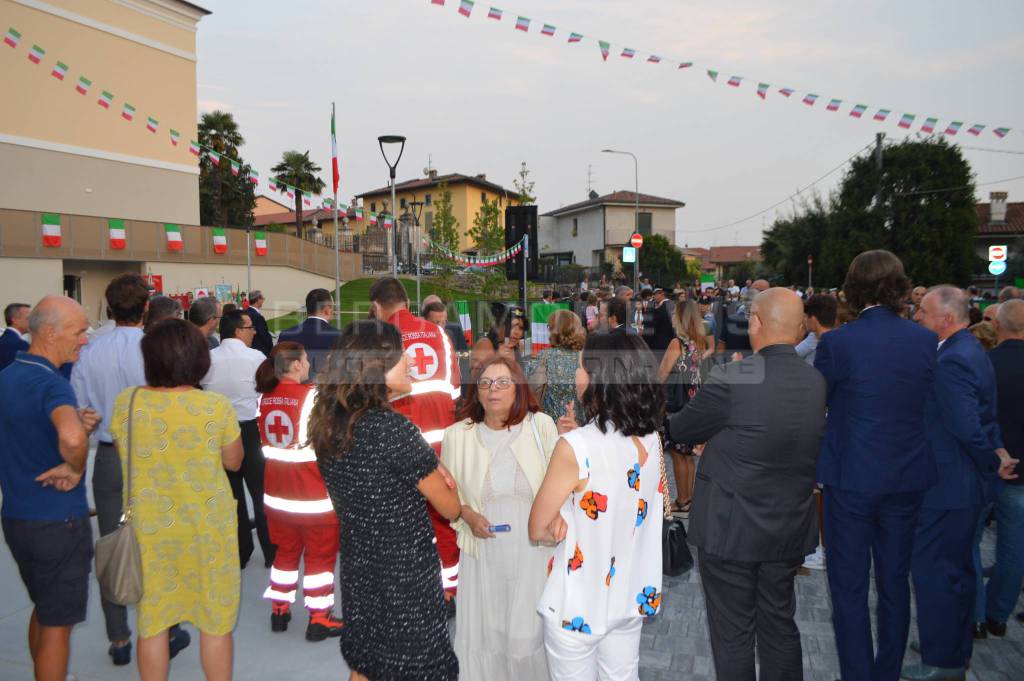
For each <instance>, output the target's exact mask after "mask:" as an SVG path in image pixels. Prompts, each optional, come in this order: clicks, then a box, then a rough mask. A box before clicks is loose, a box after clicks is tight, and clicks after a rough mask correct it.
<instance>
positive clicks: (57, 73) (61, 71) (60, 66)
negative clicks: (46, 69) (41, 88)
mask: <svg viewBox="0 0 1024 681" xmlns="http://www.w3.org/2000/svg"><path fill="white" fill-rule="evenodd" d="M50 75H51V76H53V77H54V78H56V79H57V80H64V76H66V75H68V65H67V64H65V63H64V62H62V61H59V62H57V63H56V64H54V65H53V70H52V71H50Z"/></svg>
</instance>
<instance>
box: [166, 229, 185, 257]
mask: <svg viewBox="0 0 1024 681" xmlns="http://www.w3.org/2000/svg"><path fill="white" fill-rule="evenodd" d="M164 235H165V236H166V237H167V250H168V251H180V250H181V248H182V246H183V245H184V244H182V241H181V227H179V226H178V225H172V224H170V223H166V224H164Z"/></svg>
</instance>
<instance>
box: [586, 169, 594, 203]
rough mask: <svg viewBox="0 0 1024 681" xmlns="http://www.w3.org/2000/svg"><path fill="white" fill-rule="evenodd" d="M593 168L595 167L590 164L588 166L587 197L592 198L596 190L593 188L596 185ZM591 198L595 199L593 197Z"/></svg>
mask: <svg viewBox="0 0 1024 681" xmlns="http://www.w3.org/2000/svg"><path fill="white" fill-rule="evenodd" d="M592 168H593V166H592V165H591V164H589V163H588V164H587V196H590V193H591V192H592V191H593V190H594V186H593V184H594V175H593V173H592V172H591V169H592ZM591 198H593V197H591Z"/></svg>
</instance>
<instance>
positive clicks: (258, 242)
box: [252, 232, 267, 255]
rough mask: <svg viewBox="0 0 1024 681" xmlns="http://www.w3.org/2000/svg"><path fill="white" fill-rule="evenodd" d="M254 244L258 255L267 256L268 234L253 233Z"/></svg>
mask: <svg viewBox="0 0 1024 681" xmlns="http://www.w3.org/2000/svg"><path fill="white" fill-rule="evenodd" d="M252 236H253V243H254V244H255V246H256V255H266V254H267V233H266V232H253V235H252Z"/></svg>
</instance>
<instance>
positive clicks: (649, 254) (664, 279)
mask: <svg viewBox="0 0 1024 681" xmlns="http://www.w3.org/2000/svg"><path fill="white" fill-rule="evenodd" d="M639 256H640V272H641V273H643V276H645V277H650V279H651V282H652V283H657V284H661V285H663V286H671V285H672V284H673V283H675V282H676V281H680V280H683V279H685V278H686V259H685V258H683V254H682V252H681V251H680V250H679V249H678V248H676V247H675V246H673V245H672V243H671V242H670V241H669V240H668V239H667V238H665V237H664V236H662V235H661V234H651V235H650V236H645V237H644V245H643V248H641V249H640V253H639Z"/></svg>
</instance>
